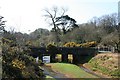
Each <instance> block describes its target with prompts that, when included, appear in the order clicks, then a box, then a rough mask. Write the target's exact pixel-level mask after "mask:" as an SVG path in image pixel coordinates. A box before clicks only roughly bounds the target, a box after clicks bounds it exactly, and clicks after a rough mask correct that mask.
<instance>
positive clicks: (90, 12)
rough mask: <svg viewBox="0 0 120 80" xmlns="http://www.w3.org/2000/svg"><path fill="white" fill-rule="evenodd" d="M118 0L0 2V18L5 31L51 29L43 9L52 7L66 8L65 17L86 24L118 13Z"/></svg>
mask: <svg viewBox="0 0 120 80" xmlns="http://www.w3.org/2000/svg"><path fill="white" fill-rule="evenodd" d="M118 1H119V0H0V16H3V17H4V20H6V21H7V22H6V26H7V27H6V29H8V30H11V29H15V31H20V32H22V33H30V32H33V31H34V30H35V29H37V28H44V29H49V30H50V29H51V28H52V26H49V24H48V23H47V22H46V21H45V17H44V16H43V15H45V12H44V9H45V8H48V9H51V8H52V7H53V6H57V7H58V8H61V7H64V8H67V9H68V11H67V12H66V14H67V15H69V16H70V17H72V18H74V19H75V20H76V21H77V24H82V23H86V22H87V21H88V20H90V19H92V18H93V17H95V16H96V17H100V16H102V15H105V14H111V13H117V12H118Z"/></svg>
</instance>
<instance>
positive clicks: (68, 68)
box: [51, 63, 97, 78]
mask: <svg viewBox="0 0 120 80" xmlns="http://www.w3.org/2000/svg"><path fill="white" fill-rule="evenodd" d="M51 68H52V70H54V71H56V72H60V73H62V74H65V75H66V76H67V77H69V78H97V77H96V76H94V75H92V74H89V73H87V72H85V71H84V70H82V69H81V68H80V67H78V66H76V65H73V64H67V63H53V64H51Z"/></svg>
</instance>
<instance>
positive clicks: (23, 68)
mask: <svg viewBox="0 0 120 80" xmlns="http://www.w3.org/2000/svg"><path fill="white" fill-rule="evenodd" d="M2 53H3V54H2V55H3V60H2V65H3V66H2V68H3V71H2V76H3V78H31V79H32V78H43V77H44V75H43V72H42V69H41V68H39V66H40V63H36V62H35V59H34V58H32V57H30V56H28V55H27V53H26V52H24V50H22V51H21V49H19V48H18V47H17V46H14V47H10V46H9V45H7V44H5V45H4V44H3V51H2ZM40 80H41V79H40Z"/></svg>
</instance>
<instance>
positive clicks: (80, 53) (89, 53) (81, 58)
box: [30, 47, 97, 64]
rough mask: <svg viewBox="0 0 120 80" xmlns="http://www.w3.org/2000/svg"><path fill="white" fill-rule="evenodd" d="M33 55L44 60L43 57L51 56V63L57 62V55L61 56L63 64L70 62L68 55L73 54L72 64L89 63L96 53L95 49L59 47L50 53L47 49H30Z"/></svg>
mask: <svg viewBox="0 0 120 80" xmlns="http://www.w3.org/2000/svg"><path fill="white" fill-rule="evenodd" d="M30 49H31V55H32V56H33V57H39V58H40V59H41V60H42V57H43V56H45V55H48V56H50V62H56V61H57V60H56V55H57V54H61V55H62V58H61V59H62V60H61V62H68V54H71V55H72V57H73V60H72V63H74V64H78V63H85V62H87V61H89V60H90V59H91V58H92V57H93V56H94V55H95V54H96V53H97V50H96V49H95V48H80V47H72V48H71V47H69V48H68V47H58V48H57V50H55V51H52V50H51V51H50V50H49V51H48V50H47V49H46V48H43V47H41V48H36V47H34V48H30Z"/></svg>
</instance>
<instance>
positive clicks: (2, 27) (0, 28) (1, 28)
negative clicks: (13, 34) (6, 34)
mask: <svg viewBox="0 0 120 80" xmlns="http://www.w3.org/2000/svg"><path fill="white" fill-rule="evenodd" d="M3 18H4V17H2V16H0V32H2V31H5V22H6V21H4V20H3Z"/></svg>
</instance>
